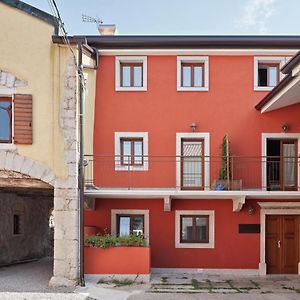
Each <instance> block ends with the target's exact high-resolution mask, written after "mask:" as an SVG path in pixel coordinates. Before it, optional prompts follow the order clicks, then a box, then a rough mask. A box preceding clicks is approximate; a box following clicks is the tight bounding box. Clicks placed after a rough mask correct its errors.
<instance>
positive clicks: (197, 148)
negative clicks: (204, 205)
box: [181, 139, 204, 189]
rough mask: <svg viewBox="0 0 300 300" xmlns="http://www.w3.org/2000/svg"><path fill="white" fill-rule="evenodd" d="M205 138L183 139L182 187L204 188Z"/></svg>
mask: <svg viewBox="0 0 300 300" xmlns="http://www.w3.org/2000/svg"><path fill="white" fill-rule="evenodd" d="M203 169H204V140H203V139H182V140H181V188H182V189H203V188H204V186H203V185H204V173H203Z"/></svg>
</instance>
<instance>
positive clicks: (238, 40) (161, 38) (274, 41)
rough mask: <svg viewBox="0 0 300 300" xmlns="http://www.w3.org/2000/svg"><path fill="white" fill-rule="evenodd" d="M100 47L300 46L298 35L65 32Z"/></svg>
mask: <svg viewBox="0 0 300 300" xmlns="http://www.w3.org/2000/svg"><path fill="white" fill-rule="evenodd" d="M82 40H86V41H87V43H88V44H89V45H90V46H92V47H95V48H101V49H122V48H135V49H145V48H148V49H158V48H159V49H172V48H173V49H174V48H176V49H200V48H205V49H213V48H223V49H224V48H227V49H241V48H245V49H246V48H251V49H274V48H276V49H300V36H299V35H293V36H283V35H281V36H270V35H269V36H265V35H256V36H254V35H253V36H251V35H246V36H240V35H224V36H220V35H214V36H210V35H196V36H195V35H185V36H182V35H114V36H103V35H102V36H101V35H86V36H85V35H80V36H69V41H70V43H77V42H82ZM53 42H54V43H63V42H64V41H63V39H62V37H60V36H53Z"/></svg>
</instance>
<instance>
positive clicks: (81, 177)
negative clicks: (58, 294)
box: [78, 42, 99, 286]
mask: <svg viewBox="0 0 300 300" xmlns="http://www.w3.org/2000/svg"><path fill="white" fill-rule="evenodd" d="M93 50H94V52H95V59H96V65H95V66H94V67H89V66H84V65H83V64H82V43H81V42H78V67H79V69H80V74H83V69H84V68H89V69H95V70H96V69H98V65H99V56H98V50H97V49H96V48H93ZM80 74H79V76H80ZM83 80H84V78H83ZM83 93H84V91H83V83H82V81H81V80H79V169H78V186H79V243H80V245H79V268H80V269H79V283H80V285H81V286H85V279H84V133H83V131H84V130H83V122H84V118H83V110H84V108H83Z"/></svg>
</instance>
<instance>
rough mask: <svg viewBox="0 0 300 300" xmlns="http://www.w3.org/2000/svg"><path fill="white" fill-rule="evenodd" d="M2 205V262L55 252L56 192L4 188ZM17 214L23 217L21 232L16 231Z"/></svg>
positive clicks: (32, 257)
mask: <svg viewBox="0 0 300 300" xmlns="http://www.w3.org/2000/svg"><path fill="white" fill-rule="evenodd" d="M0 207H1V209H0V228H1V231H0V253H1V255H0V265H2V264H9V263H14V262H18V261H22V260H27V259H35V258H41V257H44V256H48V255H53V253H52V252H53V229H50V228H49V213H50V211H51V209H52V208H53V192H52V196H51V194H50V196H49V197H45V196H38V195H32V194H28V195H26V192H22V193H21V195H20V194H19V195H18V194H16V193H4V192H1V193H0ZM14 214H17V215H20V218H21V228H20V229H21V234H19V235H14V234H13V215H14Z"/></svg>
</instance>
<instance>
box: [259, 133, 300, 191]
mask: <svg viewBox="0 0 300 300" xmlns="http://www.w3.org/2000/svg"><path fill="white" fill-rule="evenodd" d="M272 138H273V139H295V140H298V143H297V148H298V153H297V157H300V133H283V132H279V133H262V134H261V147H262V149H261V155H262V168H261V171H262V172H261V182H262V190H263V191H266V190H267V189H266V186H267V160H266V156H267V139H272ZM297 178H298V182H297V186H298V188H299V187H300V167H299V166H298V174H297Z"/></svg>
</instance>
